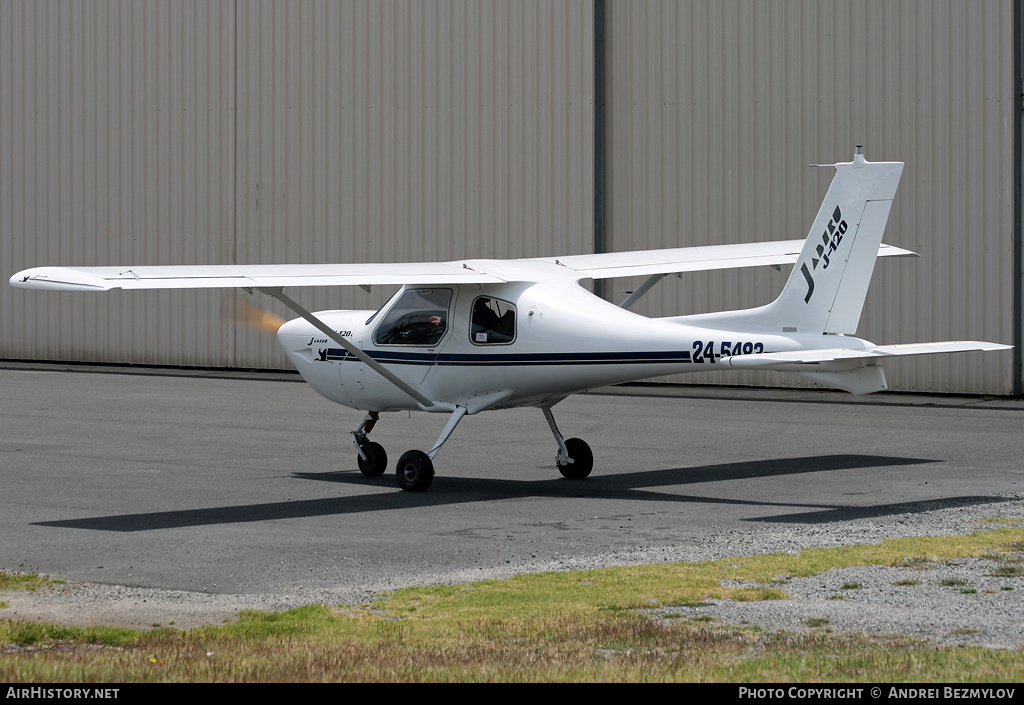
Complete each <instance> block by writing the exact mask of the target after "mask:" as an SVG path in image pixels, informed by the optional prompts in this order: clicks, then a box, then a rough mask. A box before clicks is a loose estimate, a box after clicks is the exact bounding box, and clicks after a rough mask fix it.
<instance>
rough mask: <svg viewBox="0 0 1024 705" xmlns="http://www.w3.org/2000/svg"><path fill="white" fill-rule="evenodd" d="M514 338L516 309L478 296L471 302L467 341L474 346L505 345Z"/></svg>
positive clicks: (506, 302)
mask: <svg viewBox="0 0 1024 705" xmlns="http://www.w3.org/2000/svg"><path fill="white" fill-rule="evenodd" d="M515 338H516V307H515V306H514V305H512V304H510V303H509V302H508V301H502V300H501V299H492V298H491V297H489V296H480V297H478V298H477V299H476V300H475V301H474V302H473V315H472V317H471V318H470V326H469V339H470V341H471V342H472V343H473V344H474V345H507V344H508V343H511V342H512V341H513V340H515Z"/></svg>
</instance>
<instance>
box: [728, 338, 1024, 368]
mask: <svg viewBox="0 0 1024 705" xmlns="http://www.w3.org/2000/svg"><path fill="white" fill-rule="evenodd" d="M1012 347H1013V346H1011V345H1000V344H999V343H986V342H980V341H977V340H947V341H944V342H939V343H908V344H905V345H877V346H873V347H869V348H826V349H822V350H796V351H792V352H777V353H761V354H755V355H733V356H731V357H723V358H722V359H721V361H720V362H721V363H722V364H725V365H729V366H730V367H741V368H751V369H754V368H764V369H789V370H794V369H795V368H799V367H800V366H813V365H820V366H823V367H825V368H828V367H830V366H831V367H834V365H829V364H828V363H843V362H847V361H864V360H873V361H875V362H881V361H882V359H884V358H886V357H894V356H900V355H931V354H934V353H954V352H969V351H972V350H978V351H983V352H991V351H994V350H1010V349H1011V348H1012Z"/></svg>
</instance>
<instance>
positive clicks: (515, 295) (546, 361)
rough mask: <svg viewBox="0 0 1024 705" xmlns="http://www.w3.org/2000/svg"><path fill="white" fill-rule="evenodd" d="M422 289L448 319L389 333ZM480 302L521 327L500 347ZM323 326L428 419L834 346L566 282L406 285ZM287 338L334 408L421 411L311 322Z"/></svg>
mask: <svg viewBox="0 0 1024 705" xmlns="http://www.w3.org/2000/svg"><path fill="white" fill-rule="evenodd" d="M413 290H418V291H420V292H424V293H425V295H426V296H427V297H429V298H432V299H435V300H442V301H445V300H446V301H447V307H446V308H445V309H444V311H443V313H442V312H441V308H438V309H436V310H426V309H427V308H429V307H424V308H425V310H424V311H423V312H422V314H421V318H422V319H423V320H422V321H420V322H419V323H411V324H409V325H410V326H418V327H417V328H413V329H411V330H410V331H404V332H408V333H409V337H407V338H405V339H402V338H401V336H400V335H394V334H393V333H388V332H387V331H386V332H384V333H382V327H383V328H388V319H389V316H390V318H391V319H392V320H399V319H401V318H402V316H399V315H398V314H400V313H404V312H405V311H407V310H408V311H410V313H408V314H406V315H405V318H406V319H409V320H411V319H412V318H415V314H416V313H417V311H416V310H414V309H402V311H395V312H392V309H395V308H397V307H399V306H401V305H402V295H403V293H405V292H409V291H413ZM447 292H450V296H449V294H448V293H447ZM481 299H483V300H484V301H486V302H487V303H492V302H494V303H492V307H500V309H502V310H506V321H507V319H508V313H507V312H508V310H511V312H512V313H511V317H512V319H513V324H512V326H511V328H510V329H509V330H507V331H505V332H506V335H504V336H503V337H501V336H496V335H494V334H488V333H486V332H485V333H481V332H480V331H481V325H479V323H480V321H479V320H477V319H475V318H474V316H475V315H476V314H475V311H476V310H477V309H478V307H480V304H479V301H480V300H481ZM499 302H500V303H499ZM316 316H317V318H319V319H321V320H322V321H324V322H325V323H326V324H327V325H328V326H329V327H330V328H331V329H332V330H334V331H336V332H337V333H339V334H340V335H341V336H343V337H344V338H346V339H347V340H349V341H351V342H352V343H353V344H354V345H356V346H357V347H359V348H360V349H361V350H363V351H364V352H365V353H367V354H368V355H370V356H371V357H372V358H373V359H375V360H377V361H379V362H381V363H383V364H384V365H386V366H387V368H388V369H389V370H391V371H392V372H393V373H394V374H396V375H398V376H399V377H400V378H401V379H402V380H404V381H405V382H407V383H409V384H410V385H413V386H415V387H416V388H417V389H419V390H421V391H422V393H423V394H424V395H425V396H427V397H428V398H430V399H432V400H437V401H439V402H441V403H442V404H440V405H438V406H437V407H436V408H428V409H426V410H428V411H431V410H432V411H449V410H451V409H452V408H453V407H454V406H465V407H467V408H468V410H469V412H470V413H475V412H476V411H479V410H483V409H487V408H507V407H514V406H524V405H537V404H543V403H545V402H550V401H552V400H557V399H560V398H562V397H565V396H567V395H569V394H572V393H574V392H579V391H583V390H586V389H591V388H594V387H600V386H606V385H610V384H617V383H622V382H627V381H631V380H637V379H644V378H650V377H657V376H661V375H669V374H677V373H681V372H691V371H705V370H713V369H716V367H715V366H716V365H717V364H718V360H720V359H721V358H722V357H729V356H733V355H742V354H756V353H763V352H780V351H786V350H799V349H806V348H807V347H823V346H824V344H825V343H826V341H825V340H822V338H823V337H824V336H821V335H820V334H819V335H817V336H813V338H812V339H811V340H808V339H807V338H806V337H800V336H796V335H792V334H790V335H782V334H776V333H770V332H767V331H765V332H749V331H747V332H738V331H727V330H717V329H714V328H708V327H703V326H694V325H689V324H687V323H685V322H684V321H685V317H677V318H660V319H659V318H646V317H644V316H641V315H638V314H635V313H632V312H630V311H628V310H625V309H622V308H620V307H618V306H616V305H614V304H612V303H609V302H607V301H604V300H603V299H600V298H598V297H596V296H594V295H593V294H591V293H590V292H589V291H587V290H586V289H584V288H582V287H580V286H579V285H578V284H577V283H576V282H575V281H574V280H571V281H570V280H568V279H567V280H565V281H555V282H543V283H533V282H509V283H504V284H487V285H446V286H438V287H424V286H418V287H404V288H403V289H402V290H401V291H400V292H399V293H398V294H396V295H395V297H393V298H392V299H391V300H390V301H389V302H388V303H387V304H385V306H384V307H383V308H381V309H380V310H379V311H377V312H376V313H374V312H373V311H321V312H318V313H317V314H316ZM430 317H434V318H442V319H443V324H442V325H443V330H442V331H441V332H439V333H438V332H436V331H434V333H433V335H432V336H431V337H430V338H429V339H427V338H425V337H421V338H420V339H419V340H417V339H416V338H415V336H416V335H421V336H422V335H425V333H424V331H423V330H422V329H423V328H424V327H428V326H429V325H430V324H429V323H427V322H426V321H427V319H428V318H430ZM477 318H479V316H477ZM495 327H497V326H495ZM388 330H389V331H390V328H388ZM428 332H429V331H428ZM389 335H390V337H389ZM488 338H491V340H488ZM278 339H279V341H280V343H281V345H282V346H283V347H284V349H285V351H286V352H287V353H288V355H289V357H290V358H291V360H292V362H293V364H294V365H295V367H296V368H297V369H298V370H299V372H300V373H301V374H302V376H303V377H304V378H305V379H306V381H307V382H309V383H310V384H311V385H312V386H313V388H314V389H316V391H317V392H319V393H320V394H321V395H323V396H325V397H327V398H328V399H330V400H332V401H335V402H337V403H339V404H343V405H345V406H349V407H352V408H356V409H362V410H367V411H393V410H403V409H413V410H416V409H421V408H423V407H422V406H420V405H419V404H417V403H416V402H415V401H414V400H413V399H411V398H410V397H409V396H408V395H407V394H405V393H404V392H402V391H401V390H400V389H398V388H396V387H395V386H394V385H393V384H391V383H389V382H388V381H387V380H385V379H384V378H383V377H381V376H380V375H379V374H378V373H377V372H375V371H374V370H372V369H369V368H368V366H367V365H365V364H364V363H363V362H361V361H360V360H358V359H356V358H355V357H353V356H352V355H351V354H349V353H347V352H346V351H345V350H344V349H343V348H341V347H339V346H338V345H337V343H335V342H333V341H331V340H330V339H329V338H327V337H326V336H325V335H324V334H323V333H322V332H320V331H318V330H316V329H315V328H313V327H312V326H311V325H310V324H309V323H307V322H306V321H304V320H302V319H296V320H293V321H289V322H288V323H286V324H284V325H283V326H282V327H281V329H280V331H279V332H278ZM849 340H850V339H848V342H849Z"/></svg>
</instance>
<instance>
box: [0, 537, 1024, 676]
mask: <svg viewBox="0 0 1024 705" xmlns="http://www.w3.org/2000/svg"><path fill="white" fill-rule="evenodd" d="M1009 541H1024V528H1020V527H1004V528H999V529H996V530H992V531H986V532H980V533H977V534H972V535H969V536H956V537H923V538H922V537H915V538H903V539H889V540H887V541H884V542H882V543H881V544H878V545H873V546H847V547H840V548H830V549H812V550H805V551H801V552H799V553H797V554H790V553H780V554H770V555H765V556H754V557H746V558H729V559H724V560H720V561H705V562H701V563H676V564H668V565H651V566H627V567H618V568H607V569H603V570H592V571H582V572H571V573H543V574H533V575H520V576H517V577H515V578H511V579H509V580H489V581H482V582H478V583H473V584H472V585H468V586H467V585H441V586H434V587H424V588H410V589H405V590H398V591H395V592H391V593H388V594H387V598H388V599H386V600H380V601H376V602H373V603H372V604H365V605H346V606H344V607H339V608H330V607H325V606H317V605H311V606H307V607H302V608H299V609H295V610H290V611H288V612H281V613H267V612H245V613H243V614H242V615H241V616H240V617H239V618H238V620H237V621H236V622H233V623H231V624H226V625H221V626H216V627H204V628H199V629H190V630H184V631H181V630H174V629H157V630H154V631H149V632H140V631H131V630H115V629H103V628H92V629H79V628H71V627H60V626H53V625H42V624H35V623H25V622H3V621H0V681H5V682H9V683H24V682H33V683H39V682H84V681H99V682H116V683H121V682H140V681H143V682H171V681H200V682H232V681H247V682H299V681H302V682H304V681H345V682H355V681H367V682H369V681H402V682H413V681H415V682H424V681H435V682H436V681H444V682H495V681H500V682H519V681H523V682H526V681H534V682H556V681H564V682H580V681H591V682H593V681H597V682H618V681H622V682H629V681H724V682H785V681H792V682H802V683H806V682H826V681H827V682H842V681H855V680H856V681H870V682H905V681H912V682H953V681H958V680H961V679H962V678H963V676H964V674H970V679H971V680H972V681H973V682H982V681H999V682H1011V681H1012V682H1017V681H1021V680H1024V654H1022V653H1020V652H1015V651H999V650H988V649H984V648H980V647H979V648H974V647H971V648H964V647H960V648H956V649H937V648H935V647H934V645H931V644H929V643H927V642H925V641H923V640H919V639H915V638H911V637H901V636H894V637H887V638H881V637H868V636H857V635H847V634H836V633H834V632H832V631H831V630H829V629H819V628H815V629H814V630H813V631H812V632H810V633H807V634H792V633H767V632H765V631H763V630H761V629H759V628H758V627H756V626H753V625H750V626H739V627H727V626H723V625H721V624H711V623H710V620H711V619H713V618H711V617H708V618H706V619H701V618H691V619H679V620H663V619H658V618H656V617H655V616H653V615H651V614H649V613H648V612H647V611H649V610H651V609H652V608H653V609H669V610H671V609H672V607H673V606H679V605H698V604H701V603H703V602H704V601H706V600H712V599H714V600H766V599H785V598H786V594H785V593H784V592H783V591H782V590H780V589H779V588H778V587H773V586H772V585H771V583H772V582H773V579H774V578H776V577H777V576H780V575H784V576H792V577H806V576H811V575H818V574H821V573H824V572H826V571H828V570H831V569H833V568H843V567H850V566H863V565H881V566H886V565H888V566H899V565H906V561H907V560H909V559H915V557H918V556H920V557H924V558H926V559H927V561H929V562H941V561H945V560H955V559H961V558H966V557H978V556H982V555H984V553H985V552H986V551H991V550H994V549H995V547H996V546H998V545H999V544H1001V543H1002V544H1005V543H1007V542H1009ZM816 619H818V620H820V619H824V618H816ZM826 625H827V622H817V621H816V623H815V624H809V626H814V627H824V626H826Z"/></svg>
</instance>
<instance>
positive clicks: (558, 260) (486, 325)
mask: <svg viewBox="0 0 1024 705" xmlns="http://www.w3.org/2000/svg"><path fill="white" fill-rule="evenodd" d="M829 166H834V168H835V176H834V177H833V180H832V184H831V186H830V187H829V189H828V192H827V193H826V194H825V200H824V201H823V203H822V205H821V209H820V210H819V211H818V215H817V217H816V218H815V219H814V222H813V224H812V225H811V229H810V233H809V234H808V236H807V238H806V239H805V240H787V241H777V242H758V243H749V244H734V245H718V246H710V247H689V248H675V249H664V250H645V251H634V252H615V253H601V254H584V255H568V256H565V257H540V258H536V259H513V260H460V261H453V262H427V263H408V264H399V263H393V264H383V263H382V264H319V265H314V264H306V265H287V264H279V265H225V266H216V265H203V266H167V267H160V266H158V267H150V266H121V267H38V268H33V269H27V270H24V271H22V272H19V273H17V274H15V275H14V276H13V277H12V278H11V284H12V285H14V286H16V287H23V288H27V289H45V290H51V291H106V290H110V289H191V288H229V287H238V288H241V289H244V290H245V291H246V292H248V293H249V294H252V293H253V292H255V291H259V292H262V293H264V294H267V295H269V296H271V297H273V298H275V299H277V300H278V301H280V302H281V303H283V304H284V305H285V306H287V307H288V308H290V309H291V310H292V311H294V312H295V313H296V314H298V316H299V318H297V319H295V320H292V321H289V322H287V323H284V324H283V325H281V326H280V329H279V330H278V331H277V337H278V340H279V341H280V344H281V345H282V346H283V347H284V349H285V351H286V352H287V354H288V356H289V358H290V359H291V361H292V363H293V364H294V365H295V367H296V368H298V371H299V372H300V373H301V374H302V376H303V378H305V380H306V381H307V382H309V383H310V384H311V385H312V386H313V388H314V389H315V390H316V391H317V392H319V393H320V394H322V395H323V396H325V397H327V398H328V399H330V400H331V401H335V402H337V403H339V404H342V405H345V406H349V407H352V408H353V409H358V410H361V411H365V412H366V415H365V417H364V418H363V419H362V420H361V421H360V422H359V424H358V425H357V426H356V428H355V430H353V431H352V432H351V436H352V441H353V443H354V445H355V449H356V452H357V462H358V466H359V469H360V470H361V471H362V472H363V474H365V475H367V476H371V477H377V476H380V475H382V474H383V473H384V472H385V470H386V469H387V454H386V452H385V450H384V448H382V447H381V446H380V444H378V443H375V442H373V441H371V440H370V439H369V434H370V432H371V430H372V429H373V427H374V424H375V423H376V422H377V420H378V417H379V415H380V414H381V413H384V412H388V411H398V410H413V411H416V410H419V411H427V412H433V413H442V414H447V415H448V419H447V423H446V424H445V426H444V428H443V430H442V431H441V433H440V435H439V436H438V438H437V440H436V441H435V443H434V445H433V446H432V447H431V449H430V450H429V451H426V452H424V451H420V450H410V451H408V452H406V453H404V454H402V456H401V457H400V458H399V460H398V463H397V467H396V471H397V477H398V484H399V486H400V487H401V488H402V489H403V490H407V491H422V490H425V489H427V488H428V487H429V486H430V483H431V481H432V480H433V478H434V467H433V459H434V457H435V456H436V455H437V452H438V451H439V450H440V448H441V446H442V445H443V444H444V442H445V441H446V440H447V439H448V438H449V436H450V435H451V434H452V432H453V431H454V430H455V427H456V426H457V425H458V424H459V422H460V421H461V420H462V419H463V418H464V417H465V416H471V415H473V414H477V413H479V412H481V411H486V410H491V409H508V408H512V407H522V406H533V407H537V408H539V409H540V410H541V411H542V412H543V414H544V418H545V419H546V420H547V423H548V426H549V427H550V428H551V432H552V434H553V435H554V437H555V441H556V442H557V444H558V453H557V456H556V464H557V466H558V469H559V471H560V472H561V473H562V475H563V476H565V477H566V478H570V479H582V478H585V477H587V476H588V475H589V474H590V472H591V469H592V467H593V454H592V452H591V450H590V447H589V446H588V445H587V444H586V443H585V442H584V441H582V440H580V439H578V438H569V439H565V438H564V437H563V436H562V433H561V432H560V431H559V429H558V426H557V425H556V424H555V419H554V416H553V415H552V412H551V409H552V407H554V406H555V405H556V404H557V403H558V402H560V401H561V400H563V399H565V398H566V397H568V396H569V395H571V394H573V393H576V392H581V391H584V390H587V389H591V388H594V387H601V386H606V385H612V384H619V383H623V382H628V381H633V380H638V379H644V378H650V377H656V376H660V375H671V374H677V373H681V372H690V371H698V370H699V371H707V370H728V369H736V368H742V369H762V370H781V371H786V372H793V373H796V374H798V375H801V376H803V377H806V378H810V379H812V380H815V381H816V382H819V383H822V384H824V385H827V386H830V387H835V388H838V389H842V390H846V391H848V392H852V393H853V394H866V393H870V392H877V391H881V390H884V389H886V381H885V374H884V371H883V369H882V367H881V365H880V364H879V363H880V362H882V361H883V360H885V359H886V358H888V357H891V356H896V355H925V354H931V353H950V352H959V351H967V350H983V351H988V350H1002V349H1006V348H1008V347H1009V346H1006V345H999V344H995V343H986V342H977V341H948V342H935V343H923V344H909V345H875V344H874V343H871V342H868V341H867V340H862V339H860V338H857V337H855V335H854V334H855V333H856V330H857V324H858V322H859V320H860V315H861V310H862V308H863V305H864V298H865V295H866V294H867V290H868V284H869V282H870V279H871V273H872V270H873V269H874V265H875V259H876V257H888V256H902V255H913V254H914V253H912V252H909V251H907V250H903V249H900V248H897V247H891V246H888V245H883V244H882V233H883V231H884V230H885V224H886V221H887V220H888V217H889V210H890V207H891V205H892V200H893V197H894V196H895V194H896V188H897V185H898V184H899V180H900V175H901V174H902V172H903V163H902V162H868V161H867V160H866V159H865V157H864V154H863V150H862V149H861V148H860V147H858V148H857V149H856V152H855V154H854V156H853V161H851V162H844V163H838V164H834V165H829ZM783 264H793V265H794V267H793V270H792V272H791V274H790V276H789V279H788V280H787V283H786V285H785V287H784V288H783V290H782V293H781V294H780V295H779V297H778V298H777V299H776V300H775V301H773V302H772V303H769V304H767V305H765V306H761V307H759V308H753V309H747V310H741V311H724V312H717V313H705V314H697V315H687V316H670V317H665V318H647V317H645V316H641V315H638V314H636V313H633V312H631V311H630V307H631V306H632V305H633V304H634V303H635V302H636V301H637V300H638V299H639V298H640V297H641V296H643V294H644V293H645V292H646V291H648V290H649V289H650V288H651V286H653V285H654V284H655V283H657V281H658V280H659V279H660V278H661V277H664V276H665V275H667V274H678V273H682V272H691V271H698V270H710V269H728V268H736V267H753V266H763V265H773V266H776V267H778V266H780V265H783ZM637 275H641V276H644V275H646V276H648V277H649V278H648V279H647V280H646V281H645V282H644V283H643V284H642V285H641V286H640V287H638V288H637V289H636V291H634V292H633V293H632V294H631V295H630V296H629V297H628V298H627V299H626V300H624V301H623V302H622V303H621V304H619V305H615V304H613V303H611V302H608V301H605V300H604V299H602V298H599V297H597V296H595V295H593V294H592V293H590V292H589V291H588V290H587V289H585V288H583V286H581V282H582V281H584V280H586V279H610V278H616V277H626V276H637ZM374 285H400V286H401V288H400V289H399V291H398V292H397V293H396V294H395V295H394V296H393V297H392V298H391V300H390V301H388V302H387V303H386V304H385V305H384V306H383V307H381V308H380V309H379V310H378V311H321V312H318V313H311V312H309V311H307V310H306V309H305V308H303V307H302V306H301V305H300V304H298V303H297V302H295V301H294V300H293V299H292V298H290V297H289V296H288V295H286V294H285V293H284V291H283V290H284V289H285V288H286V287H289V288H290V287H307V286H363V287H368V286H374Z"/></svg>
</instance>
